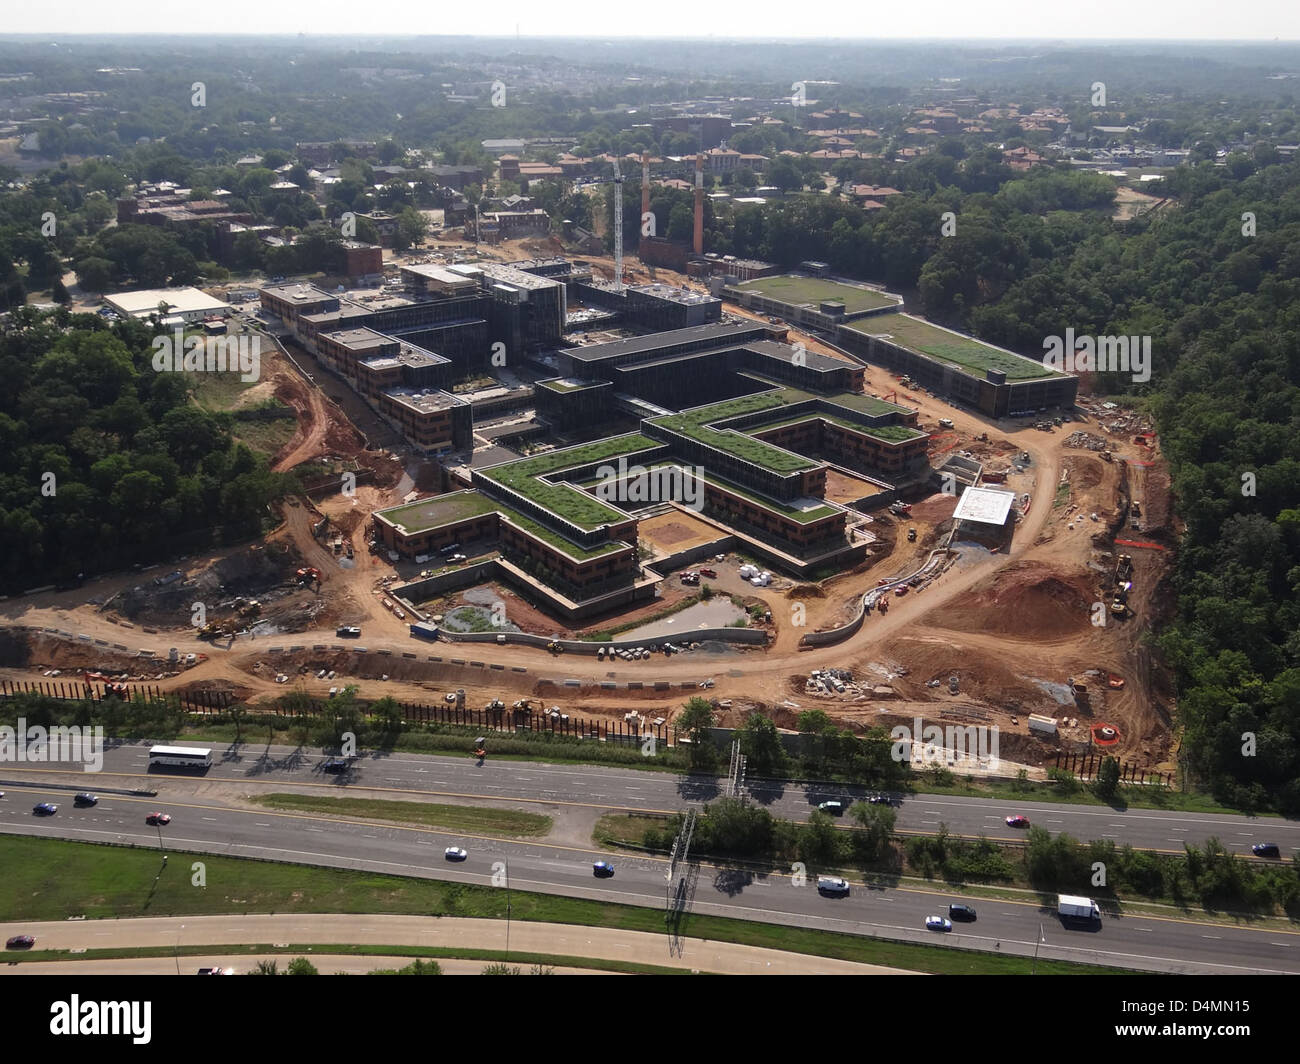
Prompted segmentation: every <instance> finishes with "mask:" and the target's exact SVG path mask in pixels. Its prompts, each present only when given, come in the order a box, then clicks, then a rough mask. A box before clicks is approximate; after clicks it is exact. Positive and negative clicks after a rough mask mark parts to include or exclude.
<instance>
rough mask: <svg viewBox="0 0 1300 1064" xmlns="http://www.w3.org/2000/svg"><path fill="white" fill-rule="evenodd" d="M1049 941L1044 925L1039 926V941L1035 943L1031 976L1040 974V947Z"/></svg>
mask: <svg viewBox="0 0 1300 1064" xmlns="http://www.w3.org/2000/svg"><path fill="white" fill-rule="evenodd" d="M1046 941H1047V933H1046V932H1045V931H1044V930H1043V925H1042V923H1039V925H1038V941H1037V942H1035V943H1034V967H1033V970H1032V971H1031V972H1030V973H1029V974H1030V975H1037V974H1038V947H1039V946H1041V945H1042V944H1043V943H1044V942H1046Z"/></svg>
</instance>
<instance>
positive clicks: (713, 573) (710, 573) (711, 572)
mask: <svg viewBox="0 0 1300 1064" xmlns="http://www.w3.org/2000/svg"><path fill="white" fill-rule="evenodd" d="M700 575H701V576H707V577H708V578H709V579H710V580H716V579H717V578H718V571H717V570H716V569H701V570H700Z"/></svg>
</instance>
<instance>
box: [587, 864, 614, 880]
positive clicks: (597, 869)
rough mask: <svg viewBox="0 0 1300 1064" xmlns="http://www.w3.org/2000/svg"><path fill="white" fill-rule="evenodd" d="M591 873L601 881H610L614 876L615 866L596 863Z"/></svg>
mask: <svg viewBox="0 0 1300 1064" xmlns="http://www.w3.org/2000/svg"><path fill="white" fill-rule="evenodd" d="M591 873H592V875H594V876H598V877H600V878H601V879H608V878H609V877H610V876H612V875H613V874H614V866H613V865H612V864H610V863H609V862H608V861H596V862H595V863H594V864H593V865H592V866H591Z"/></svg>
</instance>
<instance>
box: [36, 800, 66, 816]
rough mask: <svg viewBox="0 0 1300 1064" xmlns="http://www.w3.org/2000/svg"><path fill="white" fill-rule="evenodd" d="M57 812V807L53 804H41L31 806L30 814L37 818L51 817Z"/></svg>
mask: <svg viewBox="0 0 1300 1064" xmlns="http://www.w3.org/2000/svg"><path fill="white" fill-rule="evenodd" d="M58 811H59V807H58V806H57V805H55V804H54V803H53V802H41V803H40V804H39V805H34V806H32V812H33V813H35V814H36V815H37V816H53V815H54V814H55V813H57V812H58Z"/></svg>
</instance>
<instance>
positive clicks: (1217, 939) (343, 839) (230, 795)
mask: <svg viewBox="0 0 1300 1064" xmlns="http://www.w3.org/2000/svg"><path fill="white" fill-rule="evenodd" d="M263 753H265V754H266V756H265V757H262V756H261V755H262V754H263ZM144 758H145V754H144V749H143V748H142V747H138V746H125V747H119V748H117V749H115V750H113V751H110V752H109V753H108V754H107V756H106V760H105V771H104V773H102V774H100V775H98V776H96V777H94V780H95V786H96V787H97V788H99V793H100V794H101V800H100V803H99V805H98V806H96V807H94V808H90V809H75V808H74V807H73V806H72V803H71V801H70V790H72V789H78V788H84V787H86V786H87V783H86V777H81V778H80V779H76V778H73V777H68V776H57V775H54V774H42V773H40V772H32V771H30V770H27V769H25V768H23V769H19V768H17V767H16V766H13V765H10V766H6V770H5V776H6V780H7V781H12V782H6V783H5V784H0V787H2V788H3V789H4V790H6V791H7V792H8V793H7V795H6V797H5V798H4V799H3V800H0V832H5V833H10V834H28V835H37V836H47V837H58V838H69V839H82V840H85V841H102V842H125V843H131V844H135V845H141V846H158V845H159V844H160V841H163V842H164V843H165V844H166V845H168V846H170V847H174V848H177V849H182V850H191V851H197V852H200V853H215V854H222V855H227V856H247V857H261V858H273V859H275V860H280V861H288V862H301V863H307V864H316V865H323V866H329V867H339V868H356V869H366V870H371V871H377V872H389V873H393V874H400V875H414V876H418V877H425V878H436V879H443V880H450V881H453V882H461V883H466V884H480V885H487V884H489V883H490V882H491V879H492V875H493V872H494V866H497V868H496V869H495V870H498V871H499V870H500V868H501V867H505V868H507V869H508V875H509V882H510V885H511V886H512V887H514V888H515V889H518V890H529V891H538V892H542V893H551V894H561V895H566V896H571V897H585V898H594V899H597V900H604V901H611V902H624V903H629V904H636V905H644V906H649V907H653V908H659V907H662V906H663V905H664V903H665V899H666V878H665V877H666V873H667V861H666V860H665V859H662V858H658V857H650V856H627V855H626V854H618V855H610V854H608V853H604V852H602V851H600V850H598V849H595V848H593V847H591V846H590V845H588V844H586V843H583V842H580V841H579V840H574V841H575V844H573V845H563V844H560V843H559V842H544V841H539V840H528V841H507V840H502V839H492V838H485V837H476V836H473V835H465V834H456V833H451V832H445V831H437V830H432V829H429V828H424V827H419V826H411V825H396V824H388V823H373V822H365V821H361V820H342V819H340V818H338V817H333V816H329V815H325V814H310V813H306V814H305V813H288V812H281V811H272V810H268V809H264V808H257V807H248V806H242V807H241V804H240V798H239V797H238V795H240V794H249V793H255V792H256V791H257V790H259V789H263V788H265V787H267V786H273V787H275V788H276V789H282V788H285V787H290V788H292V789H295V790H298V789H311V788H310V785H311V784H312V783H313V782H315V783H316V784H317V785H318V786H319V788H320V789H321V790H325V791H328V792H330V793H360V794H364V795H365V796H367V797H375V796H380V795H383V794H387V795H389V796H391V797H404V796H406V797H409V796H411V795H424V796H429V797H438V798H440V799H443V800H455V799H458V798H459V799H465V798H476V799H478V800H483V799H485V798H489V799H501V800H506V801H509V802H510V803H511V804H523V805H525V806H526V807H530V808H536V809H537V810H538V811H540V812H547V811H549V810H548V809H547V808H546V807H551V810H554V812H555V813H556V814H557V815H559V814H562V813H564V812H565V811H566V810H568V809H574V810H586V811H588V813H589V814H594V812H596V811H599V810H603V809H609V808H612V809H616V810H628V809H633V810H644V811H650V810H664V811H677V810H679V809H680V808H681V807H682V806H683V805H684V804H686V803H688V802H699V801H704V800H708V799H709V798H711V797H715V796H716V784H714V782H713V781H711V780H700V779H698V778H696V779H692V778H678V777H673V776H668V775H661V774H652V773H636V772H631V771H622V770H616V769H604V768H601V769H595V768H591V767H574V768H564V767H555V766H547V765H540V764H531V763H522V762H509V763H507V762H500V763H495V762H492V761H491V760H489V761H488V762H487V763H485V765H484V766H483V767H482V768H477V767H475V766H474V764H473V762H471V761H469V760H468V759H450V758H440V757H420V756H417V755H408V754H393V755H385V756H379V757H373V758H367V759H365V760H364V761H363V762H362V767H361V768H360V769H358V770H357V771H355V772H354V773H353V774H352V776H351V778H350V781H349V782H347V783H342V782H334V781H333V780H332V778H331V777H325V776H323V775H322V774H320V773H319V768H318V766H319V762H320V760H321V758H320V757H319V755H315V754H306V753H303V752H301V751H294V750H290V749H288V748H272V749H271V750H270V751H263V750H261V749H259V750H258V751H246V752H245V754H244V755H243V756H242V759H241V760H238V761H234V760H231V761H227V762H223V763H222V764H219V765H216V766H214V767H213V769H212V770H211V772H210V773H209V775H208V778H207V779H204V780H194V779H185V778H183V777H182V778H177V777H174V776H171V775H167V776H166V777H163V776H161V775H158V774H155V775H154V776H149V777H147V779H148V780H149V781H150V784H151V785H153V786H155V787H157V789H158V790H159V795H158V797H136V796H130V795H119V794H110V793H107V792H108V791H109V790H110V789H112V790H116V789H119V788H120V789H123V790H128V789H133V788H140V787H142V786H145V785H146V776H145V773H144V771H143V769H144ZM20 779H21V780H27V781H30V782H18V781H19V780H20ZM327 779H328V780H330V782H325V781H326V780H327ZM227 781H229V782H227ZM236 782H237V784H238V786H237V787H236V786H235V784H236ZM818 793H819V792H817V791H816V789H814V790H813V792H812V793H811V794H810V793H809V792H808V791H806V790H805V789H804V788H803V787H801V786H795V785H788V786H784V787H782V786H780V785H777V786H775V787H773V788H772V789H771V790H770V791H769V790H765V791H763V792H761V793H760V795H759V797H760V798H761V799H763V800H765V801H766V803H767V804H769V806H770V807H771V808H773V809H774V811H776V812H778V813H783V814H785V815H803V814H806V812H807V811H808V809H809V800H810V798H813V797H817V796H818ZM37 801H55V802H57V803H58V804H59V806H60V808H59V812H58V814H57V815H55V816H53V817H46V818H37V817H34V816H33V815H32V814H31V811H30V810H31V807H32V806H33V805H34V804H35V803H36V802H37ZM154 808H161V809H165V810H166V811H168V812H170V813H171V814H172V815H173V817H174V818H175V819H174V820H173V822H172V824H171V825H170V826H169V827H167V828H164V829H162V831H161V833H160V832H159V831H158V830H157V829H154V828H150V827H147V826H146V825H145V824H144V817H145V815H146V813H148V812H149V811H151V810H152V809H154ZM899 812H900V815H899V822H900V827H902V828H903V829H904V830H907V829H909V828H914V829H918V830H919V829H924V828H927V827H928V828H929V829H930V830H933V827H934V824H935V823H937V821H936V820H933V818H934V817H936V816H937V815H941V816H943V818H944V820H945V822H946V823H949V824H950V830H953V831H962V830H963V825H969V826H970V827H971V829H972V832H971V833H975V832H977V831H978V830H979V829H980V828H981V827H987V826H988V824H989V818H990V817H993V818H998V817H1001V816H1003V815H1005V814H1004V811H1003V807H1002V805H1001V804H1000V803H997V802H994V801H991V800H987V799H968V798H951V799H949V798H945V799H934V798H932V797H930V796H925V795H922V796H918V797H915V798H909V799H907V800H905V801H904V802H903V804H902V806H901V808H900V811H899ZM1033 815H1034V816H1035V818H1038V819H1042V820H1045V821H1048V820H1050V819H1054V818H1055V817H1056V816H1057V815H1059V817H1060V819H1061V821H1062V825H1061V827H1060V828H1059V830H1064V829H1066V828H1067V827H1069V826H1071V825H1074V824H1078V825H1081V826H1083V827H1086V828H1095V827H1096V826H1106V827H1109V826H1111V825H1112V824H1117V825H1120V828H1119V831H1118V832H1117V834H1118V835H1119V836H1120V837H1121V838H1122V839H1124V840H1125V841H1131V840H1132V837H1133V836H1131V835H1130V831H1131V832H1132V833H1133V835H1136V834H1138V833H1143V832H1144V833H1147V834H1149V835H1151V836H1152V837H1154V836H1155V835H1156V834H1158V833H1159V832H1161V831H1163V832H1164V833H1165V837H1166V838H1168V837H1179V836H1180V834H1186V835H1187V836H1189V837H1190V836H1191V835H1192V834H1193V833H1194V832H1195V833H1203V834H1204V835H1209V834H1219V835H1225V834H1226V833H1227V827H1228V826H1231V825H1233V824H1234V823H1235V824H1236V825H1237V826H1238V827H1239V828H1240V829H1242V830H1245V829H1246V828H1248V827H1250V826H1251V824H1250V822H1249V821H1247V820H1246V819H1245V818H1240V817H1238V818H1234V817H1207V816H1204V815H1189V814H1183V813H1164V812H1153V811H1149V810H1141V811H1135V812H1131V813H1125V814H1116V813H1113V812H1110V811H1101V810H1097V809H1095V808H1087V807H1084V808H1078V807H1069V806H1042V807H1038V808H1037V809H1035V810H1034V814H1033ZM1098 817H1100V818H1110V819H1109V820H1107V821H1106V823H1105V824H1104V825H1102V824H1101V822H1100V821H1099V820H1096V819H1089V818H1098ZM927 818H931V819H930V820H929V821H928V820H927ZM1045 826H1048V827H1051V828H1054V829H1055V828H1056V825H1053V824H1051V823H1046V824H1045ZM1179 828H1182V829H1183V831H1182V832H1181V833H1180V832H1179V831H1178V829H1179ZM1282 829H1287V830H1288V831H1289V834H1287V835H1285V836H1284V835H1283V831H1282ZM1009 830H1010V829H1006V828H1005V827H1003V828H1002V829H1001V830H1000V831H999V832H998V834H999V835H1001V836H1005V835H1007V834H1008V832H1009ZM1256 830H1258V829H1257V828H1256ZM1269 832H1270V837H1271V838H1272V839H1273V840H1274V841H1283V839H1284V838H1285V839H1287V840H1289V841H1288V843H1287V844H1288V845H1295V844H1297V840H1296V835H1295V825H1290V824H1285V823H1284V822H1280V821H1270V822H1269ZM1072 833H1074V834H1078V835H1079V837H1082V838H1087V837H1090V836H1091V835H1092V834H1094V833H1095V832H1094V831H1092V830H1079V829H1073V830H1072ZM1096 834H1103V835H1104V834H1105V833H1104V832H1103V833H1096ZM160 836H161V838H160ZM450 845H459V846H464V847H465V848H466V849H467V850H469V852H470V857H469V859H468V860H467V861H466V862H464V863H463V864H450V863H448V862H447V861H446V860H445V858H444V856H443V849H444V848H445V847H447V846H450ZM601 858H607V859H610V860H613V861H614V863H615V865H616V875H615V876H614V878H613V879H608V880H598V879H595V878H594V877H593V875H592V868H591V863H592V862H593V861H594V860H598V859H601ZM175 865H182V866H183V865H184V862H175ZM177 874H183V870H182V869H178V872H177ZM814 883H815V876H813V875H811V874H810V876H809V878H808V880H807V882H804V883H800V882H797V881H796V879H795V878H792V877H791V876H790V875H775V874H769V873H766V872H757V871H753V870H752V869H749V868H746V867H744V866H741V865H725V864H720V863H713V862H705V863H702V864H701V865H700V866H699V873H698V879H697V887H696V893H695V897H694V904H693V906H692V909H693V911H694V912H696V913H704V914H711V915H719V916H724V915H725V916H735V917H741V918H745V919H750V920H760V921H767V922H776V923H781V924H784V925H789V926H803V927H819V928H823V929H826V930H834V931H842V932H847V933H853V934H870V935H878V936H882V937H888V938H892V939H897V940H901V941H910V942H935V941H938V940H940V938H942V941H944V942H945V943H946V944H947V945H950V946H956V947H967V948H974V949H1000V950H1002V951H1003V952H1010V953H1020V954H1024V955H1030V954H1032V953H1033V952H1034V948H1035V945H1036V939H1037V937H1038V934H1039V928H1040V926H1041V927H1042V928H1043V929H1044V930H1045V932H1046V943H1045V944H1043V945H1042V946H1041V947H1040V953H1039V955H1040V956H1042V957H1053V958H1058V959H1063V960H1077V961H1088V962H1092V963H1107V962H1112V963H1117V964H1123V965H1125V966H1129V967H1135V968H1146V969H1151V970H1159V971H1171V972H1198V971H1199V972H1224V973H1228V972H1300V954H1298V953H1297V949H1298V948H1300V935H1298V934H1297V933H1294V932H1291V931H1288V930H1276V929H1272V928H1261V929H1258V930H1255V929H1249V928H1244V927H1229V926H1223V925H1217V924H1216V925H1208V924H1202V923H1193V922H1188V921H1184V920H1180V919H1174V918H1172V917H1173V911H1172V910H1170V917H1165V916H1153V915H1146V914H1135V915H1121V914H1115V913H1108V914H1107V917H1106V919H1105V920H1103V922H1102V926H1101V928H1100V929H1099V930H1097V931H1093V932H1087V931H1079V930H1071V929H1066V928H1064V927H1062V925H1061V924H1060V922H1059V921H1058V920H1057V919H1056V917H1055V915H1054V913H1053V912H1052V910H1051V908H1050V907H1049V906H1044V905H1042V904H1040V903H1039V902H1038V901H1037V900H1035V899H1032V897H1030V896H1026V897H1025V898H1024V899H1023V900H1022V899H1017V898H1012V899H1003V900H996V901H991V900H988V899H978V898H967V897H965V896H962V895H959V894H957V893H950V892H943V891H936V890H932V889H929V888H920V887H914V886H910V885H901V886H891V887H864V886H862V885H860V884H859V885H857V886H856V887H855V889H854V890H853V892H852V893H851V895H850V896H849V897H847V898H840V899H831V898H824V897H821V896H819V895H818V894H817V892H816V890H815V889H814V886H813V885H812V884H814ZM210 885H213V884H211V882H210ZM958 900H967V901H970V902H971V904H974V905H975V906H976V907H977V908H978V909H979V914H980V915H979V919H978V921H977V922H976V923H975V924H971V925H961V924H959V925H956V928H955V930H954V931H953V932H952V933H951V934H949V935H946V936H939V935H937V934H935V933H932V932H927V931H925V930H924V927H923V924H924V920H925V917H926V916H928V915H930V914H932V913H941V912H943V911H945V907H946V906H947V904H948V903H949V902H952V901H958ZM687 930H689V925H688V927H687Z"/></svg>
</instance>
